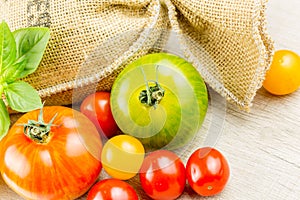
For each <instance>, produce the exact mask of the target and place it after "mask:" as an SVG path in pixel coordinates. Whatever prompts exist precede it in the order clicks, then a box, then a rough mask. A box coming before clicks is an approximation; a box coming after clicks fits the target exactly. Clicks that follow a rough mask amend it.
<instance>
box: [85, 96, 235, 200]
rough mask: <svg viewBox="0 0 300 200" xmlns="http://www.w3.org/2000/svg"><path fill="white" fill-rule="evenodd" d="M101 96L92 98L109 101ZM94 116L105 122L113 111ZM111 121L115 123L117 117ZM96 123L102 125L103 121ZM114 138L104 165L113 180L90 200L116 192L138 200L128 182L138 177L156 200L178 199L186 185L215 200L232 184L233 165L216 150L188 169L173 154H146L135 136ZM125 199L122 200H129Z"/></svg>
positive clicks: (198, 156) (195, 158) (196, 156)
mask: <svg viewBox="0 0 300 200" xmlns="http://www.w3.org/2000/svg"><path fill="white" fill-rule="evenodd" d="M99 93H102V92H97V93H96V94H98V95H90V96H94V97H96V96H98V97H102V98H104V97H105V96H104V95H99ZM105 93H106V92H105ZM90 96H89V97H87V99H85V100H84V101H83V104H82V105H81V108H83V107H86V105H88V104H89V103H88V104H87V102H88V101H87V100H90ZM108 96H109V95H107V96H106V97H108ZM106 100H107V98H105V99H99V98H98V99H96V102H101V101H106ZM84 110H86V109H84ZM94 112H95V113H94V114H93V115H94V116H96V115H101V116H102V117H104V118H106V115H108V116H111V115H110V113H111V111H109V109H108V110H107V112H106V113H103V112H102V111H100V112H99V111H98V112H97V111H94ZM110 119H111V120H114V118H113V117H111V118H110ZM96 123H99V124H101V123H100V122H99V121H98V122H96ZM110 124H115V123H114V122H113V123H110ZM110 135H114V136H112V137H110V138H108V140H107V142H106V143H105V144H104V146H103V149H102V155H101V163H102V165H103V168H104V170H105V171H106V173H107V174H108V175H109V176H110V177H111V178H110V179H105V180H101V181H100V182H98V183H97V184H96V185H95V186H94V187H93V188H92V189H91V190H90V192H89V195H88V200H95V199H101V198H99V195H100V196H102V199H105V198H106V197H107V194H112V191H114V190H118V191H120V193H126V195H124V196H128V199H135V196H136V194H133V191H134V189H133V188H132V187H129V186H128V183H127V182H126V180H129V179H131V178H133V177H134V176H136V175H137V174H138V176H139V180H140V184H141V186H142V188H143V190H144V192H145V193H146V194H147V195H148V196H149V197H151V198H153V199H176V198H178V197H179V196H180V195H181V194H182V193H183V191H184V189H185V187H186V182H188V183H189V185H190V186H191V188H192V189H193V190H194V191H195V192H196V193H197V194H199V195H202V196H212V195H215V194H218V193H220V192H221V191H222V190H223V189H224V187H225V185H226V183H227V181H228V178H229V173H230V171H229V165H228V163H227V161H226V159H225V158H224V156H223V155H222V154H221V153H220V152H219V151H217V150H216V149H214V148H210V147H205V148H200V149H198V150H196V151H195V152H194V153H192V154H191V156H190V158H189V159H188V162H187V164H186V165H185V164H184V163H183V162H182V160H181V159H180V158H179V157H178V156H177V155H176V154H175V153H174V152H172V151H170V150H155V151H152V152H148V153H146V152H145V149H144V147H143V144H142V143H141V142H140V141H139V140H138V139H137V138H135V137H133V136H131V135H125V134H118V135H115V134H114V133H111V134H110ZM145 155H146V156H145ZM117 183H120V184H117ZM118 188H119V189H118ZM120 188H121V189H120ZM121 191H122V192H121ZM127 193H128V194H127ZM118 194H119V192H117V193H116V194H115V197H113V196H112V195H110V196H109V199H118V197H119V196H118ZM96 196H98V197H97V198H96ZM124 196H123V198H122V199H127V198H125V197H124Z"/></svg>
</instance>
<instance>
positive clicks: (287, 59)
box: [263, 50, 300, 95]
mask: <svg viewBox="0 0 300 200" xmlns="http://www.w3.org/2000/svg"><path fill="white" fill-rule="evenodd" d="M299 86H300V57H299V55H297V54H296V53H295V52H292V51H290V50H278V51H276V52H275V54H274V57H273V62H272V64H271V66H270V69H269V71H268V72H267V74H266V77H265V80H264V82H263V87H264V88H265V89H266V90H267V91H269V92H270V93H271V94H274V95H286V94H290V93H293V92H295V91H296V90H297V89H298V88H299Z"/></svg>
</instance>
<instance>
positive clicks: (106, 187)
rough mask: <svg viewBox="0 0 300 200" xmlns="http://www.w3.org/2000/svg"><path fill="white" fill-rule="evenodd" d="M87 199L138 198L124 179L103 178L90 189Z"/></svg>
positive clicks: (119, 199) (132, 199) (128, 199)
mask: <svg viewBox="0 0 300 200" xmlns="http://www.w3.org/2000/svg"><path fill="white" fill-rule="evenodd" d="M87 200H138V195H137V194H136V191H135V190H134V189H133V187H132V186H131V185H129V184H128V183H126V182H125V181H121V180H119V179H105V180H101V181H99V182H98V183H96V184H95V185H94V186H93V187H92V188H91V189H90V191H89V193H88V196H87Z"/></svg>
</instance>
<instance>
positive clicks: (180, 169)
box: [139, 150, 186, 200]
mask: <svg viewBox="0 0 300 200" xmlns="http://www.w3.org/2000/svg"><path fill="white" fill-rule="evenodd" d="M139 178H140V182H141V185H142V188H143V190H144V191H145V193H146V194H147V195H148V196H150V197H151V198H153V199H161V200H163V199H165V200H167V199H168V200H171V199H176V198H177V197H179V196H180V195H181V194H182V192H183V190H184V187H185V184H186V177H185V167H184V164H183V162H182V161H181V160H180V158H179V157H178V156H177V155H176V154H175V153H173V152H171V151H167V150H157V151H154V152H151V153H150V154H149V155H147V156H146V158H145V159H144V162H143V164H142V167H141V169H140V174H139Z"/></svg>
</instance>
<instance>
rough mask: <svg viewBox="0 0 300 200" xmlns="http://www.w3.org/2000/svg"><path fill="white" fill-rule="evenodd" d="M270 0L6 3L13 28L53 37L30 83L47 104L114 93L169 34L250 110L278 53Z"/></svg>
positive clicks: (213, 82) (1, 2) (3, 8)
mask: <svg viewBox="0 0 300 200" xmlns="http://www.w3.org/2000/svg"><path fill="white" fill-rule="evenodd" d="M266 4H267V1H265V0H213V1H212V0H86V1H78V0H60V1H57V0H0V17H1V19H2V20H5V21H6V22H7V23H8V24H9V26H10V28H11V29H12V30H15V29H18V28H22V27H29V26H46V27H49V28H50V30H51V39H50V41H49V44H48V46H47V49H46V52H45V54H44V57H43V60H42V62H41V64H40V66H39V68H38V70H37V71H36V72H35V73H34V74H31V75H30V76H28V77H26V78H25V79H24V80H25V81H27V82H28V83H30V84H31V85H32V86H33V87H35V88H36V89H37V90H38V91H39V94H40V96H41V97H42V98H43V100H45V102H46V104H47V105H68V104H72V103H74V102H80V101H81V100H82V99H83V98H84V97H85V96H87V95H88V94H89V93H91V92H94V91H95V90H110V88H111V86H112V84H113V81H114V79H115V78H116V76H117V75H118V73H119V72H120V71H121V70H122V69H123V67H124V66H126V64H128V63H129V62H131V61H133V60H134V59H136V58H138V57H140V56H142V55H145V54H148V53H151V52H158V51H162V50H163V49H164V45H165V44H166V42H167V40H168V37H169V34H170V33H172V34H173V35H175V36H176V38H177V39H178V41H179V44H180V45H179V46H178V48H180V49H181V50H182V52H183V54H182V56H183V57H184V58H186V59H187V60H188V61H190V62H191V63H192V64H193V65H194V66H195V67H196V68H197V69H198V70H199V72H200V73H201V75H202V76H203V78H204V79H205V81H206V82H207V83H208V84H209V85H210V86H211V87H212V88H213V89H215V90H216V91H217V92H218V93H220V94H221V95H222V96H224V97H225V98H227V99H228V100H229V101H231V102H234V103H235V104H236V105H238V107H240V108H242V109H246V110H247V109H249V108H250V107H251V102H252V100H253V98H254V96H255V94H256V91H257V89H259V88H260V87H261V85H262V81H263V79H264V76H265V73H266V71H267V70H268V67H269V65H270V62H271V59H272V55H273V51H274V50H273V49H274V47H273V43H272V40H271V38H270V37H269V35H268V34H267V32H266V23H265V22H266V20H265V9H266Z"/></svg>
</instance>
